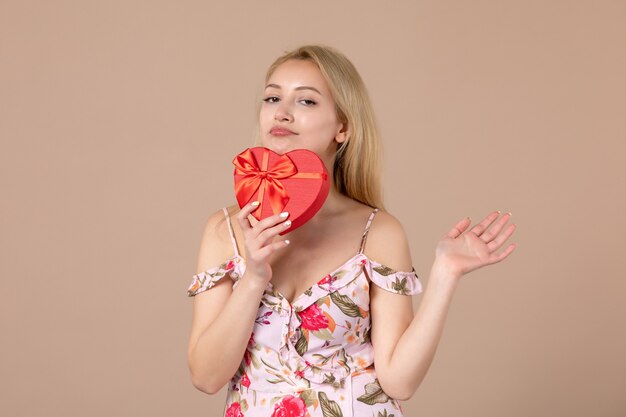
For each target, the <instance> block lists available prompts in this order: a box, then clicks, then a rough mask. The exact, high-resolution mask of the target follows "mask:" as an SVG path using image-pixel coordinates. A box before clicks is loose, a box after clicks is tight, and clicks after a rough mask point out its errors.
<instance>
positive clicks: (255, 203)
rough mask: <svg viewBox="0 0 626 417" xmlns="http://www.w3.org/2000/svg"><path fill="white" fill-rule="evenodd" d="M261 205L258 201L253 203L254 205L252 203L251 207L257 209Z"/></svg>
mask: <svg viewBox="0 0 626 417" xmlns="http://www.w3.org/2000/svg"><path fill="white" fill-rule="evenodd" d="M259 204H261V203H259V202H258V201H253V202H252V203H250V205H251V206H252V207H256V206H258V205H259Z"/></svg>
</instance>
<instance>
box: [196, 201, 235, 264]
mask: <svg viewBox="0 0 626 417" xmlns="http://www.w3.org/2000/svg"><path fill="white" fill-rule="evenodd" d="M235 209H236V207H235V208H232V207H230V208H228V212H229V215H230V216H232V215H233V213H236V212H237V211H238V210H235ZM234 255H235V253H234V249H233V245H232V242H231V240H230V232H229V230H228V223H227V221H226V216H225V214H224V210H223V209H219V210H216V211H215V212H213V213H211V214H210V215H209V216H208V218H207V219H206V222H205V225H204V230H203V233H202V241H201V243H200V253H199V255H198V266H197V271H198V273H199V272H202V271H206V270H207V269H209V268H212V267H215V266H216V265H219V264H221V263H223V262H224V261H225V260H226V259H228V258H232V257H233V256H234Z"/></svg>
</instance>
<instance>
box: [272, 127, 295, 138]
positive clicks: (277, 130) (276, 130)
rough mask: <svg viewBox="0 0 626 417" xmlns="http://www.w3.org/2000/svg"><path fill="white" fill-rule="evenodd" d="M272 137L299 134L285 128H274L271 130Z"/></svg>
mask: <svg viewBox="0 0 626 417" xmlns="http://www.w3.org/2000/svg"><path fill="white" fill-rule="evenodd" d="M270 135H274V136H290V135H297V133H295V132H293V131H291V130H289V129H287V128H285V127H273V128H272V129H271V130H270Z"/></svg>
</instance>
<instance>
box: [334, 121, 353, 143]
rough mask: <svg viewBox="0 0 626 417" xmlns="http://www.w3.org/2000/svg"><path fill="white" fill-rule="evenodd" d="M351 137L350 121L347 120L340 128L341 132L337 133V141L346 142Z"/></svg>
mask: <svg viewBox="0 0 626 417" xmlns="http://www.w3.org/2000/svg"><path fill="white" fill-rule="evenodd" d="M349 138H350V129H349V127H348V123H347V122H346V123H342V124H341V129H339V132H337V134H336V135H335V142H337V143H344V142H345V141H347V140H348V139H349Z"/></svg>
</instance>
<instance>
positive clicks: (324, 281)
mask: <svg viewBox="0 0 626 417" xmlns="http://www.w3.org/2000/svg"><path fill="white" fill-rule="evenodd" d="M332 282H333V277H331V276H330V274H328V275H326V276H325V277H324V278H322V279H320V280H319V281H317V285H324V284H330V283H332Z"/></svg>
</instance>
